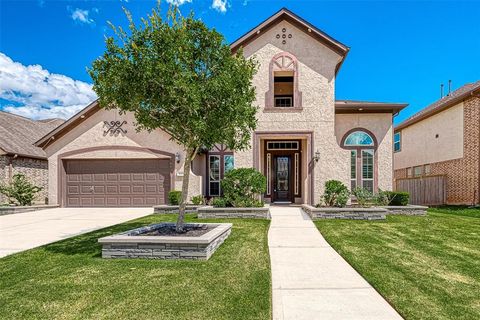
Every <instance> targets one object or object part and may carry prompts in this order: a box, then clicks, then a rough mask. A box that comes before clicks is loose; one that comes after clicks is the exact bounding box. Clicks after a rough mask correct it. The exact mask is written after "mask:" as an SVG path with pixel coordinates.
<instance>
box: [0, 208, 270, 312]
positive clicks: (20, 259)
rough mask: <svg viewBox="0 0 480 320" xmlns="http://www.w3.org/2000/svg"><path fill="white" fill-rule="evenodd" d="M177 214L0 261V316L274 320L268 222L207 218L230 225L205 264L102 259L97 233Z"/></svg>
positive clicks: (173, 217)
mask: <svg viewBox="0 0 480 320" xmlns="http://www.w3.org/2000/svg"><path fill="white" fill-rule="evenodd" d="M174 219H175V216H174V215H152V216H148V217H145V218H141V219H138V220H134V221H130V222H127V223H123V224H120V225H116V226H113V227H110V228H106V229H103V230H99V231H95V232H91V233H88V234H85V235H81V236H77V237H75V238H71V239H67V240H64V241H60V242H56V243H53V244H50V245H46V246H43V247H40V248H37V249H32V250H29V251H26V252H23V253H19V254H15V255H12V256H8V257H5V258H3V259H0V279H1V280H0V310H1V311H0V318H1V319H270V318H271V311H270V310H271V308H270V306H271V284H270V261H269V255H268V246H267V231H268V226H269V221H267V220H246V219H233V220H202V221H206V222H213V221H216V222H217V221H229V222H233V229H232V233H231V235H230V236H229V238H228V239H227V240H226V241H225V243H224V244H223V245H222V246H221V247H220V248H219V249H218V250H217V251H216V252H215V254H214V255H213V256H212V257H211V258H210V260H208V261H164V260H138V259H135V260H125V259H122V260H109V259H102V258H101V248H100V246H99V245H98V244H97V239H98V238H100V237H103V236H106V235H111V234H114V233H117V232H121V231H125V230H128V229H132V228H136V227H139V226H142V225H146V224H151V223H157V222H160V221H166V220H168V221H174ZM195 220H196V219H195V218H194V217H193V216H192V215H189V216H188V218H187V221H195Z"/></svg>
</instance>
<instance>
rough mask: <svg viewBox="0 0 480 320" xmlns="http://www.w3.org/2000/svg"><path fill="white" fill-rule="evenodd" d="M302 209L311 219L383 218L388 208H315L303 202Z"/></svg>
mask: <svg viewBox="0 0 480 320" xmlns="http://www.w3.org/2000/svg"><path fill="white" fill-rule="evenodd" d="M302 210H303V211H304V212H305V213H306V214H308V215H309V216H310V218H311V219H312V220H319V219H351V220H385V217H386V215H387V213H388V210H387V209H384V208H352V207H345V208H321V207H320V208H316V207H312V206H311V205H308V204H303V205H302Z"/></svg>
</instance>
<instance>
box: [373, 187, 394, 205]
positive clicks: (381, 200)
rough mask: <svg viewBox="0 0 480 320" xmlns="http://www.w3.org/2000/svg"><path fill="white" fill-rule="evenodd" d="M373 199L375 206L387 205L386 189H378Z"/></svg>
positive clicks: (388, 200) (388, 201)
mask: <svg viewBox="0 0 480 320" xmlns="http://www.w3.org/2000/svg"><path fill="white" fill-rule="evenodd" d="M373 201H374V203H375V204H376V205H377V206H388V204H389V203H390V199H389V198H388V191H383V190H381V189H378V193H377V194H376V195H374V197H373Z"/></svg>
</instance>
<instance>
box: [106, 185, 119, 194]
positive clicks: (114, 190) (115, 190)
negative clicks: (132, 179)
mask: <svg viewBox="0 0 480 320" xmlns="http://www.w3.org/2000/svg"><path fill="white" fill-rule="evenodd" d="M106 191H107V194H118V186H111V185H107V186H106Z"/></svg>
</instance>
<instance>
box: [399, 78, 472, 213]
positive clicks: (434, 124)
mask: <svg viewBox="0 0 480 320" xmlns="http://www.w3.org/2000/svg"><path fill="white" fill-rule="evenodd" d="M479 127H480V81H477V82H475V83H470V84H466V85H464V86H463V87H461V88H459V89H457V90H455V91H454V92H452V93H451V94H449V95H447V96H445V97H443V98H441V99H440V100H438V101H436V102H434V103H433V104H431V105H429V106H428V107H426V108H425V109H423V110H422V111H420V112H418V113H416V114H415V115H413V116H412V117H410V118H408V119H407V120H405V121H403V122H402V123H400V124H399V125H397V126H396V127H395V154H394V168H395V173H394V176H395V179H404V178H413V177H424V176H433V175H444V176H445V177H446V203H448V204H478V203H480V197H479V190H480V179H479V175H480V167H479V166H480V148H479V143H480V130H479ZM444 183H445V182H444Z"/></svg>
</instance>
